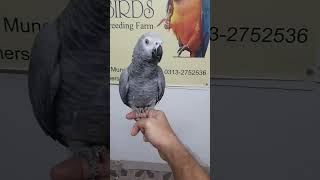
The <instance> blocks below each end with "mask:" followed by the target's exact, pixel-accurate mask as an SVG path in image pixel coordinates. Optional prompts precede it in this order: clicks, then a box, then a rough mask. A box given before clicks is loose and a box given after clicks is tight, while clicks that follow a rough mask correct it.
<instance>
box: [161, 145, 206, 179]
mask: <svg viewBox="0 0 320 180" xmlns="http://www.w3.org/2000/svg"><path fill="white" fill-rule="evenodd" d="M170 148H171V150H169V151H167V152H166V153H165V154H164V157H165V158H166V160H167V162H168V163H169V165H170V167H171V169H172V171H173V175H174V178H175V180H194V179H197V180H209V177H208V175H207V174H206V172H205V171H204V170H203V169H202V167H201V166H200V165H199V164H198V162H197V161H196V160H195V159H194V158H193V157H192V155H191V154H190V153H189V152H188V150H187V149H186V148H185V147H184V146H183V145H182V144H181V143H180V142H179V141H178V140H175V142H173V143H172V145H171V147H170Z"/></svg>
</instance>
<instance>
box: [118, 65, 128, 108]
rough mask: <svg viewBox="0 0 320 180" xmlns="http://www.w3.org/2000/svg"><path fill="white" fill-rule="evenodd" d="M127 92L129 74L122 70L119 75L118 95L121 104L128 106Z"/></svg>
mask: <svg viewBox="0 0 320 180" xmlns="http://www.w3.org/2000/svg"><path fill="white" fill-rule="evenodd" d="M128 90H129V73H128V70H127V69H124V70H123V71H122V73H121V75H120V83H119V93H120V97H121V99H122V101H123V103H124V104H125V105H127V106H129V104H128V96H127V95H128Z"/></svg>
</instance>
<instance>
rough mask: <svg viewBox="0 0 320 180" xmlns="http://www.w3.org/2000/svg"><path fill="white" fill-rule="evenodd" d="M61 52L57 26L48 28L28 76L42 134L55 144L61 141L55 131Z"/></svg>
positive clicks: (36, 48)
mask: <svg viewBox="0 0 320 180" xmlns="http://www.w3.org/2000/svg"><path fill="white" fill-rule="evenodd" d="M59 51H60V41H59V37H58V33H57V29H56V24H55V23H52V24H48V25H46V26H45V27H43V29H41V31H40V32H39V33H38V34H37V36H36V38H35V40H34V43H33V47H32V50H31V61H30V65H29V74H28V86H29V97H30V101H31V104H32V108H33V112H34V115H35V117H36V119H37V121H38V123H39V124H40V127H41V128H42V130H43V131H44V132H45V133H46V134H47V135H49V136H51V137H52V138H53V139H54V140H56V139H58V140H61V139H60V137H59V135H58V134H57V133H56V131H55V130H56V125H55V121H56V116H55V97H56V95H57V91H58V89H59V84H60V67H59V54H60V52H59Z"/></svg>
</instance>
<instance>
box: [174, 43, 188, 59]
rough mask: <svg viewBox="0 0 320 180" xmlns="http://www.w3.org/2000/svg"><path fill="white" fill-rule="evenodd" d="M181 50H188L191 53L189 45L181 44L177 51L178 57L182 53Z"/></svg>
mask: <svg viewBox="0 0 320 180" xmlns="http://www.w3.org/2000/svg"><path fill="white" fill-rule="evenodd" d="M183 51H189V52H190V53H191V49H190V48H189V46H188V45H183V46H181V47H180V48H179V49H178V51H177V53H178V57H180V55H181V54H182V52H183Z"/></svg>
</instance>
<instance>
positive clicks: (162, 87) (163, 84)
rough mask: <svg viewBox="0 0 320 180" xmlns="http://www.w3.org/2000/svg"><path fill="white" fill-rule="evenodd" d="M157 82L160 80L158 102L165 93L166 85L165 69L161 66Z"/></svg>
mask: <svg viewBox="0 0 320 180" xmlns="http://www.w3.org/2000/svg"><path fill="white" fill-rule="evenodd" d="M157 82H158V98H157V103H158V102H159V101H160V100H161V99H162V97H163V94H164V90H165V87H166V80H165V77H164V74H163V71H162V69H161V68H160V67H158V78H157Z"/></svg>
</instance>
